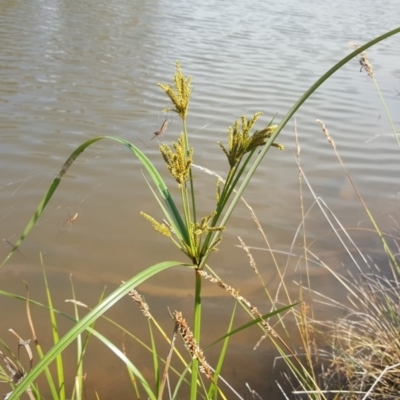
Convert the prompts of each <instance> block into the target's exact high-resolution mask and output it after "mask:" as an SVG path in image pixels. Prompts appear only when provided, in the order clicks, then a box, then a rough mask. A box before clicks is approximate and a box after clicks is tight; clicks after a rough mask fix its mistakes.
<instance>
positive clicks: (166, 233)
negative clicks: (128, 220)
mask: <svg viewBox="0 0 400 400" xmlns="http://www.w3.org/2000/svg"><path fill="white" fill-rule="evenodd" d="M140 215H141V216H142V217H143V218H144V219H147V221H149V222H150V223H151V225H152V226H153V228H154V229H155V230H156V232H159V233H161V234H162V235H164V236H167V237H171V230H170V229H169V228H168V226H167V225H165V224H161V223H160V222H158V221H156V220H155V219H154V218H153V217H152V216H150V215H149V214H146V213H145V212H143V211H141V212H140Z"/></svg>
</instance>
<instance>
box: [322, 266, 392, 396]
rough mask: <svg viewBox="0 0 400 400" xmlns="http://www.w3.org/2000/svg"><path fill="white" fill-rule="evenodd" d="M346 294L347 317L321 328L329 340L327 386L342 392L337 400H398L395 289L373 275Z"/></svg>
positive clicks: (367, 275)
mask: <svg viewBox="0 0 400 400" xmlns="http://www.w3.org/2000/svg"><path fill="white" fill-rule="evenodd" d="M352 293H353V294H352V295H351V296H350V298H349V300H350V303H351V306H349V307H347V310H348V315H347V316H346V317H344V318H341V319H340V320H336V321H332V322H328V323H326V324H325V325H326V326H328V327H329V328H331V329H332V331H333V336H334V340H335V343H334V354H333V355H332V357H333V362H332V365H331V368H330V369H329V370H328V371H327V372H326V380H327V382H328V384H329V387H331V388H334V389H337V388H338V387H339V388H340V387H343V388H345V389H346V391H343V392H342V394H341V397H340V398H341V399H363V400H364V399H395V398H399V393H400V379H399V376H400V364H399V360H400V339H399V328H400V285H399V284H398V282H397V281H395V280H389V279H388V278H384V277H382V273H381V271H379V270H377V271H371V273H369V274H363V275H362V276H361V281H358V280H357V279H354V281H353V282H352ZM355 392H358V394H355Z"/></svg>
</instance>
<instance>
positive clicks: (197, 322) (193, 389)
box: [190, 270, 201, 400]
mask: <svg viewBox="0 0 400 400" xmlns="http://www.w3.org/2000/svg"><path fill="white" fill-rule="evenodd" d="M194 273H195V279H196V292H195V297H194V323H193V336H194V338H195V339H196V342H197V344H198V346H200V334H201V276H200V274H199V273H198V271H197V270H195V271H194ZM198 372H199V362H198V360H197V359H194V360H193V364H192V379H191V385H190V400H196V396H197V376H198Z"/></svg>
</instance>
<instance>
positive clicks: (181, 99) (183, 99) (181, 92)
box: [158, 61, 192, 120]
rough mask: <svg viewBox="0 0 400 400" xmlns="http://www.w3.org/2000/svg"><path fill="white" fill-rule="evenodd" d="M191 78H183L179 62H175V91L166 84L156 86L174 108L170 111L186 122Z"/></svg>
mask: <svg viewBox="0 0 400 400" xmlns="http://www.w3.org/2000/svg"><path fill="white" fill-rule="evenodd" d="M191 83H192V78H191V77H187V78H185V77H184V76H183V74H182V69H181V65H180V63H179V61H177V62H176V72H175V76H174V85H175V89H174V88H173V87H172V86H171V85H168V84H164V83H159V84H158V86H159V87H160V88H161V90H163V91H164V92H165V93H166V94H167V96H168V97H169V98H170V99H171V101H172V104H173V105H174V108H173V109H171V110H172V111H175V112H176V113H178V114H179V116H180V117H181V118H182V119H183V120H186V117H187V113H188V110H189V101H190V95H191V93H192V89H191V87H190V85H191Z"/></svg>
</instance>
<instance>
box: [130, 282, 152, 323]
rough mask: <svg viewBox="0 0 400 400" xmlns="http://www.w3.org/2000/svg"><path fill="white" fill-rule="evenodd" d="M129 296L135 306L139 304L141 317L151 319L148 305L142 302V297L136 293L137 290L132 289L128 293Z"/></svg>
mask: <svg viewBox="0 0 400 400" xmlns="http://www.w3.org/2000/svg"><path fill="white" fill-rule="evenodd" d="M129 296H131V297H132V299H133V300H135V302H136V303H137V304H139V307H140V309H141V310H142V313H143V315H144V316H145V317H146V318H149V319H150V318H152V317H151V314H150V307H149V305H148V304H147V303H146V302H145V301H144V298H143V296H142V295H140V294H139V292H138V291H137V290H135V289H132V290H131V291H130V292H129Z"/></svg>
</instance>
